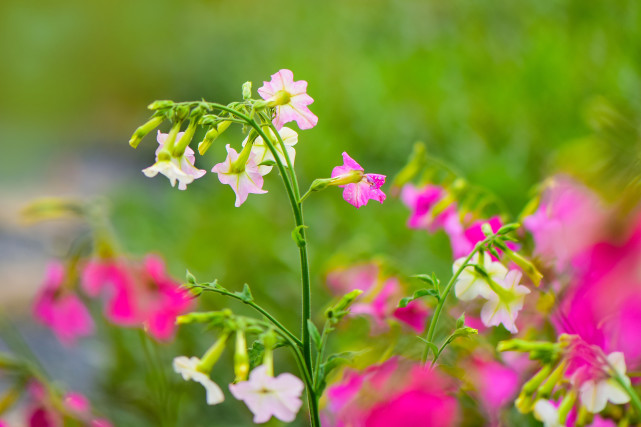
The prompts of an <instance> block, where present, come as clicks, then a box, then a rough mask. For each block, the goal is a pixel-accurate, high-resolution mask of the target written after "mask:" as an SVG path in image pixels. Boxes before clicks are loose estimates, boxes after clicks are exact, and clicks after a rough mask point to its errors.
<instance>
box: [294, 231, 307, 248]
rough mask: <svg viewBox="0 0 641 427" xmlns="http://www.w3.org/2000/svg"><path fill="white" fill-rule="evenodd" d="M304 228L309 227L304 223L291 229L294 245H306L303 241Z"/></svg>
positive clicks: (300, 246)
mask: <svg viewBox="0 0 641 427" xmlns="http://www.w3.org/2000/svg"><path fill="white" fill-rule="evenodd" d="M305 228H309V227H308V226H306V225H299V226H297V227H296V228H294V230H293V231H292V239H294V242H296V246H298V247H299V248H302V247H303V246H305V245H306V242H305V234H304V233H305V230H304V229H305Z"/></svg>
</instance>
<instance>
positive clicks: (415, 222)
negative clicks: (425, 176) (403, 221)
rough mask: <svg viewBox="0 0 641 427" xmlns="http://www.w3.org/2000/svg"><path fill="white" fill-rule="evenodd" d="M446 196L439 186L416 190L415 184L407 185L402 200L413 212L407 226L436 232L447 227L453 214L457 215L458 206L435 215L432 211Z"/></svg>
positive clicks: (402, 193)
mask: <svg viewBox="0 0 641 427" xmlns="http://www.w3.org/2000/svg"><path fill="white" fill-rule="evenodd" d="M443 196H445V190H444V189H443V188H442V187H439V186H437V185H431V184H428V185H425V186H424V187H421V188H416V187H415V186H414V185H413V184H406V185H405V186H404V187H403V189H402V190H401V200H402V201H403V203H404V204H405V206H407V207H408V208H410V210H411V211H412V214H411V215H410V218H409V220H408V221H407V226H408V227H410V228H424V229H426V230H428V231H431V232H434V231H436V230H437V229H439V228H443V227H444V226H445V222H446V221H447V219H448V217H449V216H450V215H451V214H455V215H456V204H455V203H452V204H450V205H448V206H447V207H446V208H445V209H444V210H443V211H442V212H440V213H438V214H437V215H434V214H433V212H432V210H433V208H434V207H435V206H436V204H437V203H438V202H439V201H441V199H442V198H443Z"/></svg>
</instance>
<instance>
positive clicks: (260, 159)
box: [243, 127, 298, 176]
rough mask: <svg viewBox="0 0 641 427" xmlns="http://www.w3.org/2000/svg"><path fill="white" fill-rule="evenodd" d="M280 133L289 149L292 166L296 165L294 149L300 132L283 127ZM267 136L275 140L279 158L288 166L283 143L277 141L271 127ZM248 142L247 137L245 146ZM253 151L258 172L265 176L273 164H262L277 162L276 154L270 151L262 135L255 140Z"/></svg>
mask: <svg viewBox="0 0 641 427" xmlns="http://www.w3.org/2000/svg"><path fill="white" fill-rule="evenodd" d="M278 134H279V135H280V137H281V138H282V140H283V143H284V144H285V149H286V150H287V155H288V156H289V160H290V161H291V162H292V166H293V165H294V160H295V158H296V150H295V149H294V145H296V144H297V143H298V134H297V133H296V131H294V130H293V129H290V128H288V127H283V128H282V129H281V130H279V131H278ZM267 136H269V137H271V138H272V139H271V140H272V141H274V147H275V148H276V152H277V153H278V158H279V159H280V161H281V162H282V163H283V165H285V167H287V160H286V159H285V154H284V153H283V148H282V147H281V145H280V144H279V143H278V142H277V140H276V136H275V135H274V133H273V132H272V130H271V129H267ZM246 143H247V138H245V140H244V141H243V147H244V146H245V144H246ZM251 152H252V154H253V155H254V160H255V162H256V164H257V165H258V172H259V173H260V174H261V175H263V176H265V175H267V174H268V173H269V172H271V170H272V168H273V166H270V165H262V164H261V163H266V162H269V161H272V162H275V161H276V159H274V155H273V154H272V152H271V151H269V147H267V144H265V141H263V138H262V137H260V136H259V137H257V138H256V139H255V140H254V145H253V146H252V148H251Z"/></svg>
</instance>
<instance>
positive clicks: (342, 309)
mask: <svg viewBox="0 0 641 427" xmlns="http://www.w3.org/2000/svg"><path fill="white" fill-rule="evenodd" d="M362 293H363V291H361V290H360V289H354V290H353V291H351V292H349V293H347V294H345V295H343V297H342V298H341V299H340V300H339V301H338V302H337V303H336V304H334V305H333V306H331V307H330V308H328V309H327V310H326V311H325V317H327V318H328V319H330V320H331V321H333V322H338V321H339V320H340V319H342V318H343V316H345V315H346V314H347V313H348V312H347V311H346V310H347V309H348V308H349V306H350V305H352V303H353V302H354V300H355V299H356V298H358V296H359V295H361V294H362Z"/></svg>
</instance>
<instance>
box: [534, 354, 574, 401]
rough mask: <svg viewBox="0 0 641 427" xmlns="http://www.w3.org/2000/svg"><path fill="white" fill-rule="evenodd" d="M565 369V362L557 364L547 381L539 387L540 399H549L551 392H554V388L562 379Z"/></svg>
mask: <svg viewBox="0 0 641 427" xmlns="http://www.w3.org/2000/svg"><path fill="white" fill-rule="evenodd" d="M566 368H567V362H566V361H565V360H564V361H563V362H561V363H559V365H558V366H557V367H556V369H555V370H554V371H553V372H552V374H550V376H549V377H548V379H547V381H545V383H544V384H543V385H542V386H541V387H539V389H538V393H539V396H540V397H543V398H546V399H547V398H549V397H550V395H551V394H552V390H554V387H556V385H557V384H558V383H559V381H561V379H562V378H563V374H564V373H565V369H566Z"/></svg>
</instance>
